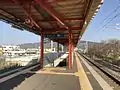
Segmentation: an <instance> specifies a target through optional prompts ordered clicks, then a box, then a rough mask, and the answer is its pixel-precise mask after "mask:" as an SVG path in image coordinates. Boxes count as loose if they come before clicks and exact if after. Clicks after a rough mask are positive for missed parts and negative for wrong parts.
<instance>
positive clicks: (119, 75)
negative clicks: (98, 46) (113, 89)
mask: <svg viewBox="0 0 120 90" xmlns="http://www.w3.org/2000/svg"><path fill="white" fill-rule="evenodd" d="M78 53H79V54H80V55H81V56H82V57H83V58H85V59H86V60H87V61H88V62H89V63H91V64H92V65H94V66H95V67H96V68H98V69H99V70H100V71H102V72H103V73H104V74H105V75H106V76H108V77H109V78H110V79H112V81H114V82H115V83H116V84H118V85H120V72H116V71H113V70H111V69H109V68H108V67H106V66H104V65H102V64H100V63H98V62H96V61H94V60H91V59H90V58H88V57H87V56H85V55H83V54H81V53H80V52H78ZM117 68H118V67H117Z"/></svg>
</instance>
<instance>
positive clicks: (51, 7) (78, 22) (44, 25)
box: [0, 0, 103, 46]
mask: <svg viewBox="0 0 120 90" xmlns="http://www.w3.org/2000/svg"><path fill="white" fill-rule="evenodd" d="M102 3H103V0H0V19H1V20H3V21H5V22H7V23H9V24H11V25H12V27H15V28H19V29H21V30H27V31H30V32H33V33H35V34H37V35H40V33H41V32H44V34H45V35H46V36H49V35H53V34H54V35H58V34H60V35H63V37H60V38H54V37H52V38H50V39H52V40H53V41H56V42H59V43H61V44H67V43H68V33H69V30H72V35H73V38H72V42H73V44H74V45H75V46H76V45H77V42H78V40H79V39H80V38H81V36H82V34H83V33H84V31H85V29H86V27H87V26H88V24H89V23H90V21H91V20H92V19H93V18H94V16H95V15H96V13H97V12H98V9H99V8H100V6H101V4H102Z"/></svg>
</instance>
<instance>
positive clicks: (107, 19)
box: [98, 0, 120, 30]
mask: <svg viewBox="0 0 120 90" xmlns="http://www.w3.org/2000/svg"><path fill="white" fill-rule="evenodd" d="M118 1H119V3H118V5H117V7H116V8H115V9H114V10H113V11H112V12H111V13H110V14H108V15H107V17H106V18H104V19H103V20H102V22H101V23H100V25H101V24H102V23H104V22H106V23H105V24H104V25H103V26H102V27H100V28H99V29H98V30H102V29H103V28H104V27H105V26H106V25H108V24H109V23H110V22H111V21H113V20H114V19H116V18H117V17H118V16H119V14H120V13H119V14H117V15H115V16H114V17H112V18H111V16H112V15H113V14H114V13H116V12H117V11H118V10H119V9H120V0H118Z"/></svg>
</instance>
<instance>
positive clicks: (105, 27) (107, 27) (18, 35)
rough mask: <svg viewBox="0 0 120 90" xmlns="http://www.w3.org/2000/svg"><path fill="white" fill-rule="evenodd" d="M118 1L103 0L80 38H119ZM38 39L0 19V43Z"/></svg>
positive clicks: (25, 41) (27, 41)
mask: <svg viewBox="0 0 120 90" xmlns="http://www.w3.org/2000/svg"><path fill="white" fill-rule="evenodd" d="M119 2H120V1H119V0H104V3H103V5H102V7H101V8H100V10H99V12H98V14H97V15H96V17H95V18H94V19H93V21H92V22H91V23H90V24H89V26H88V27H87V29H86V31H85V33H84V34H83V37H82V39H81V40H86V41H96V42H99V41H101V40H107V39H120V30H117V29H115V28H119V26H120V25H119V24H120V15H119V13H120V8H119V6H120V4H119ZM116 7H118V8H117V10H115V9H116ZM114 10H115V11H114ZM116 24H117V25H116ZM39 41H40V36H38V35H35V34H33V33H30V32H27V31H25V30H24V31H20V30H17V29H14V28H11V26H10V25H9V24H6V23H4V22H1V21H0V45H2V44H14V45H16V44H22V43H33V42H39Z"/></svg>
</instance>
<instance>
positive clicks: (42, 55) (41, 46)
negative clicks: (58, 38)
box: [40, 31, 44, 68]
mask: <svg viewBox="0 0 120 90" xmlns="http://www.w3.org/2000/svg"><path fill="white" fill-rule="evenodd" d="M43 59H44V32H43V31H42V32H41V42H40V65H41V68H43Z"/></svg>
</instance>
